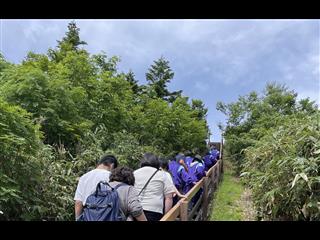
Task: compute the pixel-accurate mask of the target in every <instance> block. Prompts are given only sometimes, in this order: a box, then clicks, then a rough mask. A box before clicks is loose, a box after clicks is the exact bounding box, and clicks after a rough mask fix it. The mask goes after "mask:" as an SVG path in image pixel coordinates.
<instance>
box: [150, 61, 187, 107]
mask: <svg viewBox="0 0 320 240" xmlns="http://www.w3.org/2000/svg"><path fill="white" fill-rule="evenodd" d="M148 71H149V72H148V73H146V79H147V81H148V82H149V86H150V87H151V89H152V90H153V91H152V92H155V94H156V97H159V98H162V99H164V100H166V101H169V102H173V101H174V100H175V99H176V98H177V97H178V96H180V95H181V91H177V92H172V93H171V92H169V90H168V88H167V84H168V83H169V82H170V81H171V80H172V79H173V76H174V73H173V72H172V70H171V68H170V66H169V61H167V60H165V59H164V58H163V57H161V58H160V59H158V60H156V61H154V64H153V65H151V67H150V68H149V69H148Z"/></svg>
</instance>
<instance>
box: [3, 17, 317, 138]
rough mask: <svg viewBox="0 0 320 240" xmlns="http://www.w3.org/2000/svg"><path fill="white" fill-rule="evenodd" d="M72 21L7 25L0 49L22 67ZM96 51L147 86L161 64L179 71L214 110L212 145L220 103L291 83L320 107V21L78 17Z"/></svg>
mask: <svg viewBox="0 0 320 240" xmlns="http://www.w3.org/2000/svg"><path fill="white" fill-rule="evenodd" d="M71 20H72V19H67V20H0V21H1V22H0V51H1V53H2V54H3V55H4V56H5V58H6V59H7V60H8V61H10V62H14V63H20V62H21V61H22V60H23V59H24V58H25V56H26V55H27V52H28V51H33V52H36V53H46V51H47V50H48V48H54V47H55V46H56V45H57V42H56V40H61V39H62V37H63V36H64V34H65V32H66V31H67V25H68V23H69V22H70V21H71ZM75 21H76V23H77V26H78V27H79V28H80V37H81V39H82V40H84V41H86V42H87V43H88V45H86V46H85V47H84V48H85V49H87V50H88V51H89V52H90V53H92V54H95V53H100V52H101V51H104V52H105V53H106V54H107V55H108V56H109V57H111V56H119V57H120V59H121V62H120V63H119V66H118V70H119V71H120V72H121V71H123V72H128V71H129V69H131V70H132V71H133V72H134V73H135V76H136V79H138V80H139V82H140V83H141V84H144V83H146V80H145V73H146V72H147V70H148V68H149V67H150V65H151V64H153V61H154V60H156V59H158V58H160V57H161V56H163V57H165V58H166V59H167V60H168V61H169V62H170V66H171V68H172V70H173V72H174V78H173V80H172V82H171V83H170V84H169V90H171V91H176V90H183V93H184V94H185V95H186V96H188V97H190V98H193V99H201V100H202V101H203V102H204V103H205V105H206V107H207V108H208V116H207V120H208V124H209V127H210V130H211V133H212V136H211V141H220V138H221V137H220V134H221V133H220V130H219V128H218V126H217V125H218V123H220V122H221V123H224V122H225V116H224V115H223V114H222V113H220V112H218V111H217V110H216V103H217V102H218V101H222V102H225V103H231V102H234V101H236V100H237V98H238V97H239V96H240V95H246V94H248V93H250V92H251V91H258V92H261V91H262V90H263V88H264V86H265V85H266V83H268V82H278V83H282V84H286V85H287V86H288V87H289V88H290V89H291V90H294V91H295V92H297V93H298V98H299V99H300V98H306V97H309V98H310V99H311V100H314V101H316V103H317V104H318V105H320V70H319V69H320V66H319V65H320V21H319V20H191V19H188V20H164V19H161V20H146V19H144V20H143V19H142V20H136V19H135V20H128V19H126V20H111V19H110V20H84V19H81V20H75Z"/></svg>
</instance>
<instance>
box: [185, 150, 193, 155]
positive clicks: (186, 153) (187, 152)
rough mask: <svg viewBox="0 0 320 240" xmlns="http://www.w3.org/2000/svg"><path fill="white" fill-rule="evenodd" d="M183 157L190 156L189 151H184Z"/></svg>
mask: <svg viewBox="0 0 320 240" xmlns="http://www.w3.org/2000/svg"><path fill="white" fill-rule="evenodd" d="M184 155H185V156H191V155H192V152H191V151H190V150H186V151H184Z"/></svg>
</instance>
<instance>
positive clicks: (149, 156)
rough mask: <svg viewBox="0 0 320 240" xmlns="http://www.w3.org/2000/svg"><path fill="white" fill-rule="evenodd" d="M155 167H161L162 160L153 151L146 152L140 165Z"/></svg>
mask: <svg viewBox="0 0 320 240" xmlns="http://www.w3.org/2000/svg"><path fill="white" fill-rule="evenodd" d="M147 166H148V167H154V168H156V169H159V167H160V162H159V159H158V157H157V156H156V155H154V154H153V153H145V154H144V155H143V157H142V159H141V161H140V167H147Z"/></svg>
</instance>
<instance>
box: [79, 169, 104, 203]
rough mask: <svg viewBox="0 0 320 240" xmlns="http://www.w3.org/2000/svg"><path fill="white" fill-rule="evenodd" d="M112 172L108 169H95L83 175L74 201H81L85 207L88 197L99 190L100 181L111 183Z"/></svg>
mask: <svg viewBox="0 0 320 240" xmlns="http://www.w3.org/2000/svg"><path fill="white" fill-rule="evenodd" d="M109 176H110V171H108V170H106V169H93V170H91V171H90V172H87V173H86V174H84V175H82V176H81V177H80V179H79V182H78V186H77V190H76V193H75V196H74V200H77V201H81V202H82V204H83V205H85V203H86V200H87V197H89V195H91V194H92V193H93V192H94V191H95V190H96V188H97V184H98V183H99V182H100V181H107V182H109Z"/></svg>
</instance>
